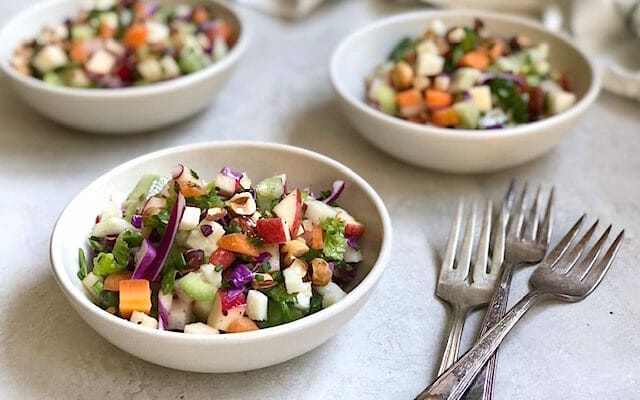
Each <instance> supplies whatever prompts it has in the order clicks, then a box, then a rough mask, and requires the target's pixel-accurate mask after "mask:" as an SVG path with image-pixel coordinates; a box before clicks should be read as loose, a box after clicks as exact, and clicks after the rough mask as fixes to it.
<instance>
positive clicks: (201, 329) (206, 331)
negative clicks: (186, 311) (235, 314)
mask: <svg viewBox="0 0 640 400" xmlns="http://www.w3.org/2000/svg"><path fill="white" fill-rule="evenodd" d="M184 333H190V334H198V335H217V334H219V333H220V332H218V330H217V329H216V328H212V327H210V326H209V325H207V324H203V323H202V322H195V323H193V324H189V325H185V327H184Z"/></svg>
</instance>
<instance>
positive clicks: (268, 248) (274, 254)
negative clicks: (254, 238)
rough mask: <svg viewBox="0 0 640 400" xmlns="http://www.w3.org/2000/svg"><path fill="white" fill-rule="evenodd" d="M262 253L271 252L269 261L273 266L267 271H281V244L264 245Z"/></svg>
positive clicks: (261, 249)
mask: <svg viewBox="0 0 640 400" xmlns="http://www.w3.org/2000/svg"><path fill="white" fill-rule="evenodd" d="M260 253H269V254H271V257H270V258H269V260H268V261H267V262H268V263H269V265H270V266H271V268H270V269H269V271H267V272H275V271H280V246H278V245H277V244H269V245H263V246H262V247H261V248H260Z"/></svg>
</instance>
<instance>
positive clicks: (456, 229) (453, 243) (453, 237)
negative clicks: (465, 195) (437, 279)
mask: <svg viewBox="0 0 640 400" xmlns="http://www.w3.org/2000/svg"><path fill="white" fill-rule="evenodd" d="M463 211H464V204H463V202H462V200H461V201H460V203H458V211H457V212H456V217H455V218H454V219H453V225H452V226H451V233H449V241H448V242H447V250H446V251H445V253H444V257H443V258H442V267H441V269H443V270H444V269H452V268H453V264H454V260H455V256H456V247H457V246H458V236H460V224H461V223H462V212H463Z"/></svg>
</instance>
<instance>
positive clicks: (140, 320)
mask: <svg viewBox="0 0 640 400" xmlns="http://www.w3.org/2000/svg"><path fill="white" fill-rule="evenodd" d="M129 321H131V322H133V323H134V324H136V325H140V326H144V327H145V328H149V329H158V320H157V319H155V318H153V317H150V316H148V315H147V314H145V313H143V312H140V311H134V312H133V313H132V314H131V317H130V318H129Z"/></svg>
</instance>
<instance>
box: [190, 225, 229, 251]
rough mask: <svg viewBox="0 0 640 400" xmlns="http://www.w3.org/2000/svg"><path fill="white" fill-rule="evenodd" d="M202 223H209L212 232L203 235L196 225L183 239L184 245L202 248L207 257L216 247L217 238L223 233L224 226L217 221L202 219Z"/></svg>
mask: <svg viewBox="0 0 640 400" xmlns="http://www.w3.org/2000/svg"><path fill="white" fill-rule="evenodd" d="M202 224H206V225H210V226H211V228H212V232H211V234H210V235H209V236H205V235H204V234H203V233H202V230H201V229H200V228H199V227H198V228H196V229H192V230H191V231H189V236H187V240H185V242H184V244H185V247H187V248H189V249H202V250H204V255H205V257H209V256H210V255H211V253H213V252H214V251H216V250H217V249H218V244H217V243H218V240H219V239H220V238H221V237H222V236H223V235H224V228H223V227H222V226H221V225H220V224H218V223H217V222H211V221H206V220H205V221H202V223H201V224H200V225H202Z"/></svg>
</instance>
